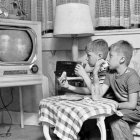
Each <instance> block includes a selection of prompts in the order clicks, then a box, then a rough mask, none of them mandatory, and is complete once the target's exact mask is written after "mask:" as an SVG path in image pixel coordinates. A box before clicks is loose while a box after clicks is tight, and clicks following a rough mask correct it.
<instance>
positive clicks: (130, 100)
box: [91, 40, 140, 140]
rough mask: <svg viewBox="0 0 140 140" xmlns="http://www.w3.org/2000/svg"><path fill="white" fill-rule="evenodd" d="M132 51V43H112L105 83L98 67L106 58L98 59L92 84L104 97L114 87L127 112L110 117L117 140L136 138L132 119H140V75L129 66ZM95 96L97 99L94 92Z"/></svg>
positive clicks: (123, 109) (120, 103)
mask: <svg viewBox="0 0 140 140" xmlns="http://www.w3.org/2000/svg"><path fill="white" fill-rule="evenodd" d="M132 54H133V47H132V45H131V44H130V43H129V42H127V41H124V40H120V41H118V42H116V43H114V44H112V45H111V47H110V52H109V60H108V61H109V69H110V72H109V73H108V74H107V75H106V78H105V80H104V83H103V84H102V85H100V84H99V78H98V71H99V68H100V65H101V64H102V63H103V61H104V60H103V59H102V60H100V61H98V62H97V63H96V65H95V68H94V70H93V75H94V83H93V84H92V87H91V88H94V89H95V93H94V94H98V96H100V97H103V95H104V94H105V93H106V92H107V90H108V89H109V87H111V88H112V90H113V92H112V94H113V95H114V98H115V100H116V101H117V102H118V110H120V111H121V112H122V114H123V117H118V116H116V115H113V116H111V117H108V118H107V120H106V121H107V122H108V123H109V124H110V127H111V130H112V134H113V138H114V140H133V139H134V138H133V135H132V132H131V130H130V127H129V123H132V124H135V123H137V122H139V121H140V106H139V105H140V104H139V100H138V97H139V92H140V78H139V76H138V74H137V73H136V71H135V70H134V69H132V68H130V67H128V65H129V63H130V60H131V58H132ZM92 97H93V99H94V96H92Z"/></svg>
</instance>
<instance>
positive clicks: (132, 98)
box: [118, 92, 138, 109]
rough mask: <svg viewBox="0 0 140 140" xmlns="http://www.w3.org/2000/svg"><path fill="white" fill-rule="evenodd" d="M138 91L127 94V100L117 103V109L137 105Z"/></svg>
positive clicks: (130, 107)
mask: <svg viewBox="0 0 140 140" xmlns="http://www.w3.org/2000/svg"><path fill="white" fill-rule="evenodd" d="M137 98H138V93H137V92H136V93H131V94H129V98H128V101H127V102H121V103H119V106H118V109H135V108H136V105H137Z"/></svg>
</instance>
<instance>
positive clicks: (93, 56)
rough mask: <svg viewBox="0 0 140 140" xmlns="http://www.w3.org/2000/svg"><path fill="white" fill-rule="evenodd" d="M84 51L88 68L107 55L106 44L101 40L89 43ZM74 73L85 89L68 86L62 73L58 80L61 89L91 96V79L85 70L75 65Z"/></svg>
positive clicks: (102, 78) (102, 77)
mask: <svg viewBox="0 0 140 140" xmlns="http://www.w3.org/2000/svg"><path fill="white" fill-rule="evenodd" d="M85 51H86V53H87V61H88V64H89V66H90V67H94V66H95V64H96V62H97V60H99V59H104V60H105V59H106V58H107V55H108V51H109V49H108V44H107V42H106V41H105V40H103V39H97V40H94V41H91V42H90V43H88V44H87V46H86V48H85ZM75 73H76V74H77V75H79V76H81V77H82V78H83V79H84V81H85V83H86V85H87V87H75V86H72V85H70V84H68V81H67V76H66V73H65V72H64V73H63V74H62V76H61V77H60V78H59V79H58V80H59V83H60V85H61V87H64V88H67V89H68V90H71V91H73V92H75V93H79V94H91V91H90V87H91V82H92V81H91V79H90V78H89V75H88V74H87V72H86V71H85V69H84V68H83V67H82V66H81V65H80V64H77V66H76V68H75ZM104 76H105V75H103V76H100V80H101V81H100V82H101V83H103V82H102V81H103V80H104Z"/></svg>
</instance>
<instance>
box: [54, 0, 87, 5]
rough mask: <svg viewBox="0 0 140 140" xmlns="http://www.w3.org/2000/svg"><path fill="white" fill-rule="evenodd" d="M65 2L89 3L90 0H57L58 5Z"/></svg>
mask: <svg viewBox="0 0 140 140" xmlns="http://www.w3.org/2000/svg"><path fill="white" fill-rule="evenodd" d="M65 3H83V4H87V5H88V3H89V0H56V5H61V4H65Z"/></svg>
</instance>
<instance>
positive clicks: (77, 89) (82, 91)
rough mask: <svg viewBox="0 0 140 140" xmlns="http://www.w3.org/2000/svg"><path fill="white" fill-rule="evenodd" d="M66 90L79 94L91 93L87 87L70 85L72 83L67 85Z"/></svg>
mask: <svg viewBox="0 0 140 140" xmlns="http://www.w3.org/2000/svg"><path fill="white" fill-rule="evenodd" d="M67 89H68V90H70V91H73V92H76V93H79V94H83V95H84V94H87V95H89V94H91V92H90V90H89V89H88V88H87V87H76V86H72V85H69V86H68V88H67Z"/></svg>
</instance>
